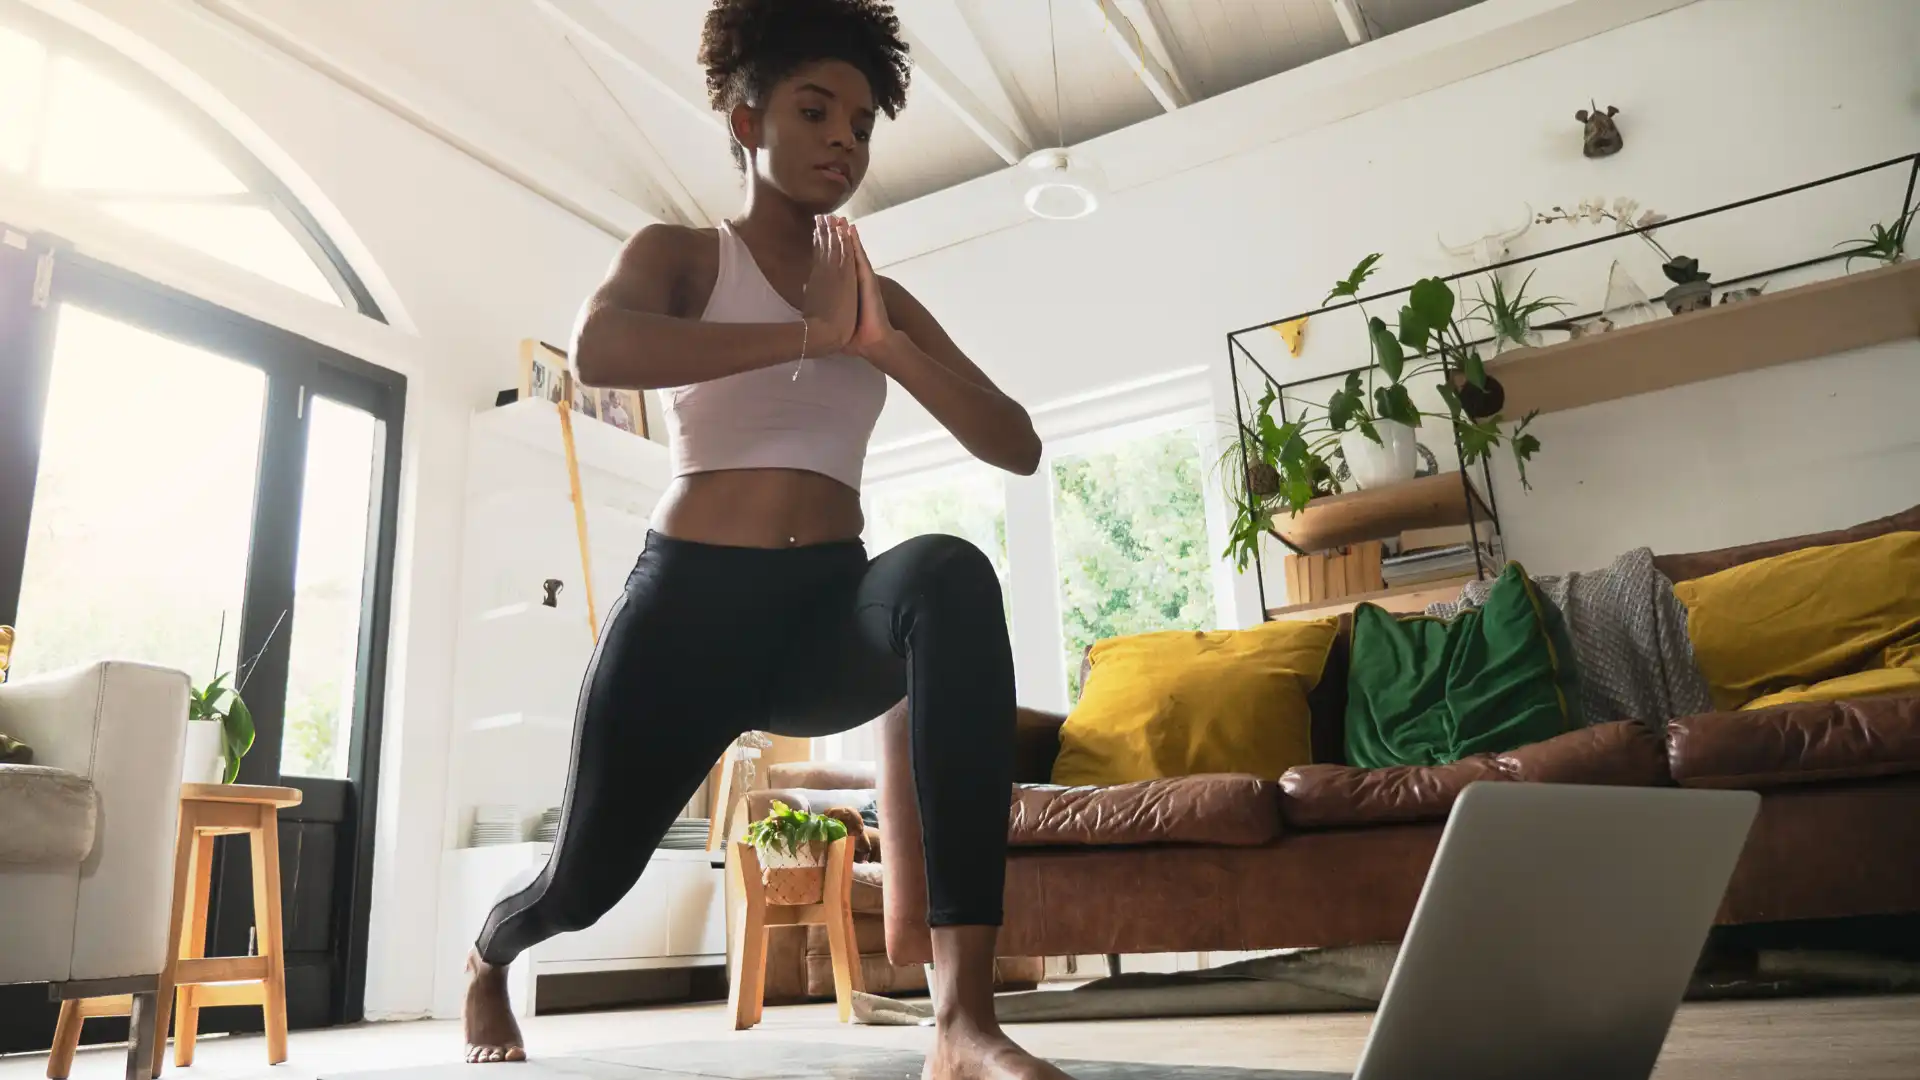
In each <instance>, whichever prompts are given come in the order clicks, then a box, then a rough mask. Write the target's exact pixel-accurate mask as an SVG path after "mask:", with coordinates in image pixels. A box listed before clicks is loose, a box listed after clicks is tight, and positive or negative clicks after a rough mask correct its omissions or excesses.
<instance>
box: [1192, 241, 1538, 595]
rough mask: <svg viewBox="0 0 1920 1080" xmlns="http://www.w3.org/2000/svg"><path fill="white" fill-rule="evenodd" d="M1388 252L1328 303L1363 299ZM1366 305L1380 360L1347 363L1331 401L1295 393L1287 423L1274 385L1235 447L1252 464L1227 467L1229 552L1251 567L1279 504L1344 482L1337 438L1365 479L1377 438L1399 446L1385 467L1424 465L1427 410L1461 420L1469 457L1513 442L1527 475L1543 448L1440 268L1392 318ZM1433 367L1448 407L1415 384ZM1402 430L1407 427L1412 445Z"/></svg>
mask: <svg viewBox="0 0 1920 1080" xmlns="http://www.w3.org/2000/svg"><path fill="white" fill-rule="evenodd" d="M1379 261H1380V256H1379V255H1378V254H1373V255H1368V256H1367V257H1366V258H1364V259H1362V260H1360V263H1359V264H1358V265H1357V266H1355V267H1354V269H1353V272H1352V273H1351V274H1349V275H1348V276H1347V277H1346V279H1345V280H1343V281H1340V282H1338V283H1336V284H1335V285H1334V287H1333V290H1332V291H1331V292H1329V293H1328V294H1327V298H1326V300H1325V301H1322V303H1323V304H1325V303H1328V302H1331V301H1333V300H1335V299H1338V298H1341V297H1353V298H1356V300H1357V298H1358V297H1359V295H1360V286H1361V285H1362V284H1363V283H1364V282H1365V281H1366V280H1367V279H1368V278H1369V277H1371V276H1372V275H1373V271H1374V269H1375V267H1376V266H1377V264H1378V263H1379ZM1358 306H1359V307H1360V313H1361V315H1362V316H1364V317H1366V319H1367V337H1368V343H1369V345H1370V347H1371V349H1372V354H1373V359H1374V362H1373V364H1372V365H1371V366H1370V367H1368V368H1367V369H1365V371H1364V373H1363V372H1361V371H1354V372H1350V373H1348V375H1347V377H1346V380H1345V382H1344V383H1343V384H1342V385H1341V387H1340V388H1339V389H1338V390H1336V391H1334V393H1333V396H1332V397H1331V398H1329V399H1328V401H1327V404H1326V405H1325V406H1321V405H1319V404H1318V403H1317V402H1306V401H1299V400H1296V399H1292V398H1289V399H1287V400H1288V402H1289V403H1291V404H1293V405H1296V406H1298V407H1299V413H1298V418H1297V419H1293V420H1289V421H1287V422H1285V423H1281V422H1279V421H1277V420H1276V419H1275V418H1274V415H1273V406H1274V404H1275V403H1276V401H1278V400H1279V395H1278V392H1277V391H1276V390H1275V389H1274V388H1272V387H1271V386H1270V387H1268V389H1267V392H1266V393H1265V394H1264V395H1263V396H1262V397H1261V398H1260V400H1259V402H1258V403H1257V405H1256V406H1255V409H1254V413H1253V417H1252V420H1251V421H1250V422H1249V423H1248V424H1247V425H1245V426H1244V427H1243V428H1242V429H1241V433H1240V434H1241V439H1240V441H1241V446H1240V447H1237V448H1234V449H1232V450H1230V451H1229V453H1230V454H1235V453H1244V454H1245V455H1246V459H1245V460H1246V464H1245V468H1244V470H1242V469H1239V468H1235V469H1232V470H1230V471H1229V472H1228V475H1229V476H1230V477H1237V479H1236V480H1235V482H1232V483H1230V484H1229V485H1228V486H1229V491H1230V493H1232V494H1233V496H1234V501H1235V504H1236V513H1235V518H1234V522H1233V525H1232V528H1231V535H1230V539H1229V541H1228V544H1227V550H1226V554H1227V555H1229V556H1231V557H1233V559H1234V560H1235V562H1236V564H1237V565H1238V566H1239V568H1240V569H1242V570H1245V569H1246V567H1247V563H1248V561H1249V560H1250V559H1252V557H1253V555H1254V552H1255V551H1256V550H1257V548H1258V546H1259V543H1260V537H1261V536H1262V535H1263V534H1267V533H1271V532H1272V531H1273V527H1272V521H1273V517H1274V515H1275V514H1278V513H1280V512H1282V511H1284V512H1286V513H1288V514H1298V513H1299V512H1300V511H1302V510H1304V509H1306V507H1307V504H1308V503H1310V502H1312V501H1313V499H1315V498H1316V497H1319V496H1322V495H1328V494H1332V493H1334V492H1335V491H1337V490H1338V483H1337V481H1335V479H1334V470H1333V468H1332V466H1331V465H1330V464H1329V463H1328V461H1327V456H1328V455H1329V454H1331V453H1332V452H1333V449H1334V448H1335V447H1336V446H1338V447H1339V448H1340V451H1341V453H1342V454H1343V455H1344V456H1345V457H1346V459H1347V466H1348V468H1349V469H1350V470H1351V471H1352V474H1353V477H1354V480H1355V482H1356V484H1357V485H1358V486H1360V487H1362V488H1365V487H1367V486H1368V482H1367V481H1366V480H1365V479H1362V478H1361V472H1362V465H1361V464H1360V461H1359V460H1357V459H1356V457H1357V454H1358V455H1364V454H1368V453H1371V452H1373V451H1372V448H1378V449H1379V450H1380V451H1381V452H1383V458H1384V455H1385V454H1389V453H1390V454H1391V458H1390V460H1386V461H1384V467H1386V468H1388V469H1390V471H1391V473H1392V474H1393V475H1403V476H1404V478H1407V479H1411V478H1412V476H1413V474H1414V468H1415V461H1414V452H1415V450H1414V443H1413V438H1412V432H1413V429H1416V428H1418V427H1420V426H1421V424H1422V422H1423V421H1424V420H1427V419H1435V420H1442V421H1445V422H1446V423H1447V424H1448V425H1449V426H1450V427H1451V428H1452V434H1453V436H1454V438H1455V440H1456V441H1457V442H1458V444H1459V446H1460V454H1461V463H1462V464H1463V465H1472V464H1474V463H1476V462H1479V461H1482V460H1484V459H1485V458H1486V457H1487V456H1488V455H1490V454H1491V453H1492V452H1493V451H1494V450H1495V449H1497V448H1498V447H1499V446H1500V445H1501V443H1503V442H1505V443H1506V444H1507V445H1508V447H1509V449H1510V450H1511V452H1512V453H1513V456H1514V461H1515V462H1516V463H1517V464H1518V466H1519V468H1520V482H1521V483H1522V484H1523V485H1524V484H1525V483H1526V478H1527V473H1526V469H1527V461H1528V459H1530V458H1531V457H1532V456H1533V455H1534V454H1535V453H1536V452H1538V451H1539V449H1540V440H1539V439H1538V438H1536V437H1535V436H1533V435H1531V434H1529V433H1528V432H1527V426H1528V425H1529V424H1531V423H1532V422H1533V417H1534V414H1533V413H1529V414H1527V416H1526V417H1525V418H1524V419H1522V420H1521V421H1520V422H1519V423H1518V424H1513V425H1511V426H1510V429H1509V426H1508V424H1507V420H1506V418H1505V417H1504V416H1502V415H1501V412H1500V410H1501V408H1502V407H1503V406H1504V404H1505V402H1506V392H1505V390H1504V389H1503V388H1502V387H1501V386H1500V382H1499V380H1498V379H1495V378H1493V377H1491V376H1489V375H1488V374H1487V369H1486V364H1485V362H1484V361H1483V360H1482V359H1481V356H1480V353H1479V351H1478V350H1477V349H1475V348H1473V347H1471V346H1470V345H1468V344H1467V342H1468V340H1469V338H1468V337H1467V335H1466V333H1465V332H1464V331H1463V330H1462V329H1461V327H1460V324H1459V322H1458V321H1457V320H1456V319H1455V317H1454V307H1455V304H1454V295H1453V290H1452V289H1451V288H1450V287H1448V285H1447V283H1446V282H1444V281H1441V280H1440V279H1438V278H1423V279H1421V280H1420V281H1417V282H1415V283H1414V285H1413V288H1412V289H1411V290H1410V291H1409V292H1408V293H1407V296H1406V303H1405V304H1404V305H1403V306H1402V307H1401V308H1400V312H1399V315H1398V318H1397V320H1396V322H1395V324H1393V325H1389V324H1388V323H1387V322H1386V320H1384V319H1382V318H1379V317H1378V316H1370V315H1368V314H1367V310H1366V306H1365V305H1364V304H1360V305H1358ZM1409 361H1412V364H1411V367H1410V366H1409ZM1423 361H1424V362H1423ZM1432 374H1440V375H1441V376H1442V378H1441V379H1440V382H1439V393H1440V397H1441V399H1442V400H1443V401H1444V402H1445V403H1446V406H1447V411H1446V412H1444V413H1441V412H1430V411H1423V410H1421V409H1420V408H1419V407H1418V406H1416V405H1415V404H1414V401H1413V397H1412V395H1411V393H1409V391H1408V389H1407V382H1408V380H1411V379H1414V378H1417V377H1420V376H1423V375H1432ZM1402 431H1404V432H1405V433H1406V439H1405V443H1404V445H1405V450H1404V451H1403V450H1402V449H1401V445H1402V444H1401V439H1400V433H1401V432H1402ZM1389 440H1392V441H1391V444H1390V442H1389ZM1403 453H1404V455H1405V458H1404V460H1402V458H1401V455H1402V454H1403ZM1223 461H1231V458H1225V459H1223ZM1371 464H1374V465H1381V464H1383V462H1374V463H1371ZM1377 479H1378V477H1376V480H1377ZM1376 486H1377V485H1376Z"/></svg>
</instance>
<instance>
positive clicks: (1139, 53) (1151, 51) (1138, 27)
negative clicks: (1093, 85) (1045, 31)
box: [1086, 0, 1193, 112]
mask: <svg viewBox="0 0 1920 1080" xmlns="http://www.w3.org/2000/svg"><path fill="white" fill-rule="evenodd" d="M1086 2H1087V4H1088V9H1089V10H1090V11H1092V12H1093V14H1094V15H1095V16H1096V17H1097V18H1098V19H1099V20H1100V21H1101V22H1102V23H1103V24H1105V27H1106V29H1107V32H1108V35H1109V36H1108V40H1110V41H1112V42H1113V46H1114V48H1116V49H1118V50H1119V51H1120V57H1121V59H1123V60H1125V61H1126V62H1127V66H1128V67H1130V68H1132V69H1133V73H1134V74H1135V75H1137V76H1139V78H1140V81H1141V82H1142V83H1144V84H1145V85H1146V88H1147V92H1148V93H1150V94H1152V95H1153V97H1154V100H1155V101H1158V102H1159V103H1160V107H1161V108H1163V109H1165V110H1167V111H1168V112H1172V111H1174V110H1175V109H1178V108H1180V107H1182V106H1184V105H1190V104H1192V103H1193V96H1192V95H1191V94H1189V93H1188V92H1187V84H1186V82H1185V81H1184V80H1182V79H1181V78H1180V73H1179V72H1178V71H1177V70H1174V68H1173V67H1171V66H1169V65H1171V64H1172V63H1173V53H1172V52H1170V51H1169V50H1168V48H1167V41H1166V37H1165V35H1163V34H1162V33H1161V26H1162V24H1163V20H1162V19H1161V18H1160V16H1159V13H1158V11H1157V10H1156V7H1157V5H1156V3H1155V0H1137V3H1136V4H1135V5H1134V6H1135V7H1136V8H1137V9H1138V10H1139V11H1140V13H1141V14H1142V15H1144V16H1146V17H1145V18H1142V19H1140V20H1139V21H1138V22H1137V23H1136V22H1135V20H1134V19H1132V18H1129V17H1128V16H1127V13H1126V12H1124V11H1122V10H1121V9H1120V5H1119V4H1118V3H1116V2H1115V0H1086ZM1150 46H1151V47H1150ZM1156 52H1157V53H1158V54H1159V55H1158V56H1156V55H1155V53H1156ZM1160 56H1165V57H1166V58H1167V60H1166V63H1162V62H1161V60H1160Z"/></svg>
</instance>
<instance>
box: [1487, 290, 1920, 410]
mask: <svg viewBox="0 0 1920 1080" xmlns="http://www.w3.org/2000/svg"><path fill="white" fill-rule="evenodd" d="M1916 336H1920V262H1908V263H1900V264H1897V265H1894V266H1887V267H1881V268H1880V269H1877V270H1867V271H1862V272H1860V273H1857V274H1850V275H1848V276H1846V277H1841V278H1834V279H1832V280H1829V281H1817V282H1814V283H1813V284H1811V285H1802V286H1799V287H1798V288H1792V289H1783V290H1781V291H1780V292H1777V293H1772V294H1770V295H1763V296H1760V297H1757V298H1755V299H1752V300H1744V301H1741V302H1739V303H1734V304H1723V305H1721V306H1718V307H1713V308H1709V309H1707V310H1705V311H1696V312H1692V313H1690V314H1687V315H1675V316H1670V317H1667V318H1662V319H1659V320H1657V321H1654V322H1650V323H1641V324H1640V325H1638V326H1628V327H1624V328H1622V329H1619V330H1610V331H1608V332H1607V333H1604V334H1598V335H1595V336H1593V337H1584V338H1575V339H1573V340H1571V341H1563V342H1560V343H1559V344H1556V345H1547V346H1543V347H1541V348H1537V349H1524V350H1520V351H1518V352H1512V353H1508V354H1507V355H1505V356H1502V357H1501V358H1500V359H1498V360H1496V361H1494V362H1493V363H1490V364H1488V365H1487V369H1488V371H1490V372H1491V373H1492V374H1494V375H1497V376H1498V377H1499V379H1500V383H1501V385H1502V386H1504V387H1506V391H1507V401H1506V407H1505V408H1504V409H1503V410H1502V411H1503V412H1504V413H1505V414H1506V415H1507V416H1510V417H1520V416H1525V415H1526V414H1527V413H1528V412H1531V411H1532V410H1534V409H1538V410H1540V411H1541V412H1543V413H1550V412H1558V411H1560V410H1562V409H1577V408H1580V407H1581V406H1583V405H1593V404H1596V403H1598V402H1602V401H1612V400H1613V399H1615V398H1623V397H1631V396H1632V395H1635V394H1647V393H1652V392H1653V391H1656V390H1666V389H1669V388H1672V387H1675V386H1685V385H1687V384H1688V383H1696V382H1704V381H1706V380H1707V379H1718V378H1721V377H1723V376H1727V375H1737V374H1739V373H1741V372H1743V371H1754V370H1757V369H1759V368H1764V367H1772V366H1774V365H1776V364H1790V363H1793V362H1795V361H1797V360H1811V359H1813V358H1815V357H1819V356H1828V355H1831V354H1833V353H1840V352H1846V351H1847V350H1849V349H1863V348H1866V347H1867V346H1869V345H1879V344H1882V343H1884V342H1888V341H1898V340H1901V339H1904V338H1912V337H1916Z"/></svg>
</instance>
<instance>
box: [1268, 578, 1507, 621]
mask: <svg viewBox="0 0 1920 1080" xmlns="http://www.w3.org/2000/svg"><path fill="white" fill-rule="evenodd" d="M1473 579H1474V575H1472V574H1467V575H1466V576H1464V577H1453V578H1441V579H1439V580H1438V581H1420V582H1415V583H1414V584H1412V585H1398V586H1395V587H1394V588H1391V589H1380V590H1378V591H1376V592H1369V593H1358V594H1356V595H1353V596H1343V597H1341V598H1339V599H1338V600H1319V601H1316V602H1314V603H1311V604H1288V605H1287V606H1286V607H1277V608H1269V609H1268V611H1267V618H1269V619H1324V618H1327V617H1328V616H1330V615H1345V614H1346V613H1347V612H1349V611H1352V610H1353V609H1354V608H1357V607H1359V606H1360V605H1361V604H1377V605H1378V606H1380V607H1383V608H1386V609H1387V610H1388V611H1391V612H1393V613H1394V614H1396V615H1418V614H1419V613H1421V612H1423V611H1425V610H1427V605H1428V604H1433V603H1438V602H1439V601H1442V600H1455V599H1458V598H1459V596H1460V589H1461V587H1462V586H1464V585H1465V584H1466V583H1467V582H1469V581H1472V580H1473Z"/></svg>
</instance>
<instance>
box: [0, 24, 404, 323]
mask: <svg viewBox="0 0 1920 1080" xmlns="http://www.w3.org/2000/svg"><path fill="white" fill-rule="evenodd" d="M117 60H118V58H117V57H116V56H115V55H114V54H112V53H110V52H109V51H107V50H106V49H104V48H102V47H100V46H98V45H96V44H93V43H91V42H89V41H87V40H86V39H85V38H82V37H79V36H77V35H75V34H73V33H72V32H71V31H66V30H64V29H63V28H61V26H60V25H59V24H58V23H55V22H53V21H51V20H47V19H43V18H37V17H35V16H34V15H32V14H31V13H30V12H27V11H24V10H22V9H21V8H20V7H19V6H18V5H17V4H15V3H12V2H11V0H0V183H6V182H9V181H24V182H26V183H31V184H34V185H36V186H38V187H41V188H44V189H46V190H49V191H55V192H59V193H61V194H63V195H66V196H68V197H71V198H77V199H80V200H83V201H85V202H88V203H90V204H92V205H93V206H94V207H95V208H97V209H99V210H101V211H103V212H105V213H108V214H111V215H113V216H114V217H117V218H120V219H121V220H123V221H126V222H128V223H130V224H132V225H135V226H138V227H139V228H142V229H145V230H147V231H148V232H152V233H156V234H158V235H160V236H163V237H166V238H167V239H169V240H172V241H175V242H176V243H179V244H182V245H184V246H186V247H190V248H195V249H197V250H199V251H201V252H204V253H205V254H208V255H211V256H213V257H214V258H217V259H220V260H222V261H225V262H228V263H231V264H233V265H235V266H238V267H240V268H242V269H245V270H249V271H252V272H253V273H255V274H258V275H260V276H261V277H264V278H267V279H268V280H270V281H274V282H278V283H279V284H281V285H284V286H286V287H288V288H290V289H294V290H297V291H299V292H302V293H305V294H306V295H308V296H311V297H314V298H315V299H318V300H324V301H326V302H328V303H332V304H339V305H342V306H345V307H351V308H356V309H358V310H360V311H362V312H364V313H366V314H368V315H372V316H374V317H376V318H377V317H378V311H377V309H376V308H375V307H374V306H373V303H372V300H371V299H370V298H369V297H368V296H367V294H366V291H365V289H364V288H363V287H362V286H361V285H360V283H359V281H358V279H357V278H355V277H354V276H353V274H352V272H351V271H350V270H349V269H348V268H347V266H346V264H345V262H344V260H342V259H341V258H340V257H339V255H338V253H337V252H336V251H335V250H334V248H333V247H332V245H331V244H330V243H329V242H328V241H327V240H326V238H325V237H324V236H322V235H321V234H320V232H319V230H318V229H317V228H316V227H315V226H314V225H313V223H312V221H311V219H309V218H308V217H307V216H306V214H305V211H304V210H302V209H301V208H300V207H299V205H298V204H297V203H296V202H295V201H294V199H293V198H292V197H291V196H290V195H289V194H288V192H287V191H286V190H285V189H284V187H283V186H282V185H281V184H280V183H279V182H278V181H277V180H276V179H275V178H274V177H273V176H272V175H271V174H270V173H269V172H268V171H267V170H266V168H265V167H264V166H262V165H261V164H260V163H259V162H258V161H257V160H255V159H254V158H253V157H252V156H251V155H249V154H247V153H246V152H245V151H244V150H242V149H241V148H240V146H239V145H238V143H236V142H235V141H234V140H233V139H232V138H231V137H230V136H228V135H227V134H226V132H225V131H223V130H221V129H220V128H219V127H218V125H216V124H214V123H213V122H212V121H210V120H209V119H207V118H206V117H204V116H203V115H201V114H200V113H199V111H198V110H196V109H193V108H192V107H190V106H188V105H186V104H185V103H183V102H180V101H179V100H177V96H176V95H174V94H172V93H171V92H169V91H168V90H167V89H166V88H165V87H164V86H161V85H160V84H159V83H158V81H157V80H155V79H152V78H151V77H148V76H146V75H145V73H144V72H141V71H139V70H138V69H136V68H134V67H133V65H131V64H129V63H126V62H124V61H118V62H116V61H117Z"/></svg>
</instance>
